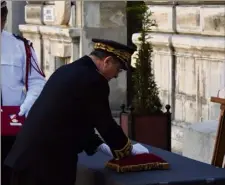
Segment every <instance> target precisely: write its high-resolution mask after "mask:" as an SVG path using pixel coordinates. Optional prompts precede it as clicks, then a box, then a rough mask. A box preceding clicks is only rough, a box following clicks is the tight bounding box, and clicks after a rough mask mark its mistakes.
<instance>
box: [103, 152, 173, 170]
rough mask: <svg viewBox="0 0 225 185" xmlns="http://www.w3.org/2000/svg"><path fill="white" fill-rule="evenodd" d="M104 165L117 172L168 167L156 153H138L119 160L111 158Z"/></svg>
mask: <svg viewBox="0 0 225 185" xmlns="http://www.w3.org/2000/svg"><path fill="white" fill-rule="evenodd" d="M106 167H108V168H110V169H113V170H116V171H117V172H131V171H143V170H153V169H155V170H156V169H158V170H160V169H161V170H163V169H168V168H169V164H168V163H167V162H166V161H165V160H164V159H162V158H161V157H159V156H157V155H154V154H139V155H135V156H129V157H126V158H123V159H120V160H116V159H112V160H110V161H108V162H107V163H106Z"/></svg>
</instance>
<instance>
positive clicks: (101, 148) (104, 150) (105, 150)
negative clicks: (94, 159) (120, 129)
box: [98, 143, 113, 157]
mask: <svg viewBox="0 0 225 185" xmlns="http://www.w3.org/2000/svg"><path fill="white" fill-rule="evenodd" d="M98 151H101V152H102V153H104V154H106V155H108V156H110V157H113V154H112V152H111V150H110V148H109V146H108V145H107V144H105V143H103V144H101V145H100V146H99V147H98Z"/></svg>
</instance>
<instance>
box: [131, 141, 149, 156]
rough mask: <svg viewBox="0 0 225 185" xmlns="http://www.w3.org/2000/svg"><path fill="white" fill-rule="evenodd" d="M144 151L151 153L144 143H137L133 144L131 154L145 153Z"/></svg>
mask: <svg viewBox="0 0 225 185" xmlns="http://www.w3.org/2000/svg"><path fill="white" fill-rule="evenodd" d="M144 153H147V154H148V153H149V151H148V149H147V148H146V147H144V146H143V145H141V144H139V143H137V144H135V145H133V148H132V151H131V154H132V155H137V154H144Z"/></svg>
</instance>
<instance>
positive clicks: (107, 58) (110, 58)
mask: <svg viewBox="0 0 225 185" xmlns="http://www.w3.org/2000/svg"><path fill="white" fill-rule="evenodd" d="M111 60H112V57H111V56H108V57H105V58H104V63H105V64H108V63H109V62H110V61H111Z"/></svg>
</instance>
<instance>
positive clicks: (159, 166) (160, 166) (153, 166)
mask: <svg viewBox="0 0 225 185" xmlns="http://www.w3.org/2000/svg"><path fill="white" fill-rule="evenodd" d="M106 167H108V168H110V169H113V170H116V171H117V172H118V173H124V172H137V171H146V170H167V169H169V164H168V163H160V162H154V163H146V164H138V165H127V166H120V165H118V164H113V163H111V162H107V163H106Z"/></svg>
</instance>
